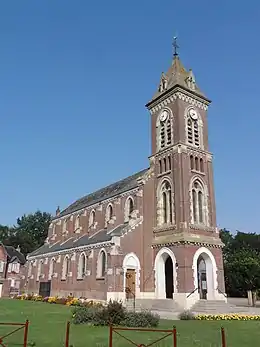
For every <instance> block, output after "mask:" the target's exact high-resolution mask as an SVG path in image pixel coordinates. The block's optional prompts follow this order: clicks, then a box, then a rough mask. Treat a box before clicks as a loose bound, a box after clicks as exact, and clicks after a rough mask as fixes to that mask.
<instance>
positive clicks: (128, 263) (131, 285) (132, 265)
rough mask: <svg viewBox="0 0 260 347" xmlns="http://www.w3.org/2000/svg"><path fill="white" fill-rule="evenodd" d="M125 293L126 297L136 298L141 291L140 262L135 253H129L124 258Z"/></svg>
mask: <svg viewBox="0 0 260 347" xmlns="http://www.w3.org/2000/svg"><path fill="white" fill-rule="evenodd" d="M123 270H124V283H123V285H124V293H125V298H126V299H135V298H136V296H138V295H139V292H140V278H139V276H140V262H139V259H138V257H137V256H136V254H135V253H133V252H132V253H128V254H127V255H126V256H125V258H124V260H123Z"/></svg>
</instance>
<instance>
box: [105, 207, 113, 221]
mask: <svg viewBox="0 0 260 347" xmlns="http://www.w3.org/2000/svg"><path fill="white" fill-rule="evenodd" d="M112 218H113V207H112V205H111V204H109V205H108V206H107V209H106V224H107V223H109V222H110V221H111V220H112Z"/></svg>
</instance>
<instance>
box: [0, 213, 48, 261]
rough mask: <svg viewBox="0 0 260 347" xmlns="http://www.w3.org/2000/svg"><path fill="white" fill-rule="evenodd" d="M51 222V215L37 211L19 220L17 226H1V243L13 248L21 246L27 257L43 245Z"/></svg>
mask: <svg viewBox="0 0 260 347" xmlns="http://www.w3.org/2000/svg"><path fill="white" fill-rule="evenodd" d="M50 222H51V214H49V213H47V212H41V211H36V212H35V213H31V214H28V215H23V216H22V217H21V218H18V219H17V222H16V225H14V226H13V227H11V228H10V227H7V226H3V225H0V242H2V243H3V244H5V245H11V246H13V247H18V246H20V248H21V252H22V253H23V254H25V255H27V254H28V253H31V252H33V251H34V250H35V249H37V248H38V247H40V246H41V245H43V243H44V241H45V239H46V237H47V235H48V229H49V225H50Z"/></svg>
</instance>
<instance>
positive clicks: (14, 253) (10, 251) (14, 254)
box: [3, 245, 26, 265]
mask: <svg viewBox="0 0 260 347" xmlns="http://www.w3.org/2000/svg"><path fill="white" fill-rule="evenodd" d="M3 246H4V248H5V250H6V253H7V257H8V261H9V262H12V261H13V260H14V259H15V258H17V259H18V261H19V263H20V264H22V265H24V264H25V263H26V259H25V256H24V255H23V254H22V253H21V252H19V251H18V250H17V249H15V248H14V247H13V246H5V245H3Z"/></svg>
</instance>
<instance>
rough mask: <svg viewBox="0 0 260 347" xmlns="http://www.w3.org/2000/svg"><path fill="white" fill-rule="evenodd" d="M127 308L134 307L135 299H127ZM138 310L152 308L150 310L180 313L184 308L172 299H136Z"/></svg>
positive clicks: (131, 308)
mask: <svg viewBox="0 0 260 347" xmlns="http://www.w3.org/2000/svg"><path fill="white" fill-rule="evenodd" d="M126 308H127V309H129V310H133V309H134V300H127V301H126ZM135 309H136V311H140V310H150V311H163V312H171V313H179V312H181V311H182V309H181V308H180V307H179V305H178V304H177V303H176V301H174V300H172V299H136V301H135Z"/></svg>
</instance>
